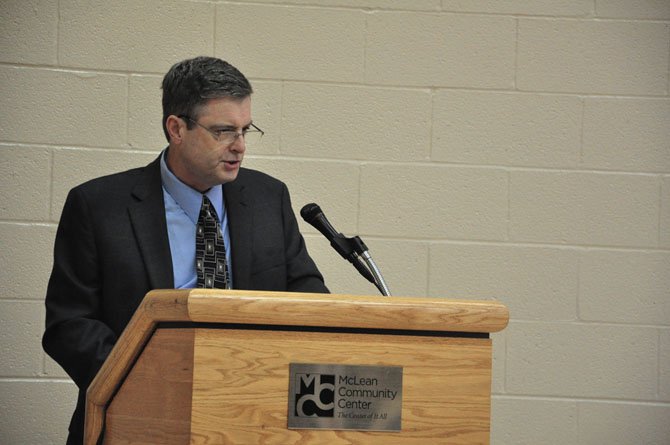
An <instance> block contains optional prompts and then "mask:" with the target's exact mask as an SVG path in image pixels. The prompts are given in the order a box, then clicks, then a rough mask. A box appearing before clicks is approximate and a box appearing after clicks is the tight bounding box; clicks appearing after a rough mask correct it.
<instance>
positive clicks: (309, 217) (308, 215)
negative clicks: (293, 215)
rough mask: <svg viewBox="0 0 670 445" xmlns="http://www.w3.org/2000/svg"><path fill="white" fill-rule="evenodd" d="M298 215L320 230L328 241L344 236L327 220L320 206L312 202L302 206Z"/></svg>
mask: <svg viewBox="0 0 670 445" xmlns="http://www.w3.org/2000/svg"><path fill="white" fill-rule="evenodd" d="M300 216H302V219H304V220H305V222H307V223H308V224H310V225H312V226H313V227H314V228H315V229H316V230H318V231H319V232H321V233H322V234H323V236H325V237H326V239H327V240H328V241H331V242H332V241H333V240H334V239H335V238H344V235H342V234H341V233H338V232H337V231H336V230H335V228H334V227H333V225H332V224H331V223H330V221H328V218H326V215H324V214H323V212H322V211H321V207H319V206H318V205H316V204H314V203H313V202H311V203H309V204H305V205H304V206H303V208H302V209H301V210H300ZM340 255H342V253H340ZM345 259H346V257H345Z"/></svg>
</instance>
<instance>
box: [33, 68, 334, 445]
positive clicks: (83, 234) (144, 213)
mask: <svg viewBox="0 0 670 445" xmlns="http://www.w3.org/2000/svg"><path fill="white" fill-rule="evenodd" d="M162 88H163V130H164V132H165V135H166V137H167V139H168V147H167V148H166V149H165V151H163V152H162V153H161V154H160V156H159V157H158V158H157V159H156V160H155V161H154V162H152V163H151V164H149V165H147V166H146V167H143V168H138V169H134V170H129V171H126V172H122V173H118V174H115V175H111V176H106V177H102V178H98V179H94V180H92V181H89V182H87V183H85V184H83V185H80V186H78V187H75V188H74V189H72V190H71V191H70V193H69V195H68V197H67V200H66V202H65V206H64V208H63V212H62V216H61V220H60V223H59V226H58V232H57V235H56V242H55V247H54V265H53V270H52V273H51V278H50V280H49V286H48V289H47V295H46V330H45V333H44V337H43V340H42V343H43V346H44V349H45V351H46V352H47V353H48V354H49V355H50V356H51V357H53V358H54V359H55V360H56V361H57V362H58V363H59V364H60V365H61V366H62V367H63V368H64V369H65V370H66V371H67V373H68V374H69V375H70V377H71V378H72V379H73V380H74V382H75V383H76V384H77V386H78V387H79V398H78V402H77V408H76V410H75V412H74V414H73V417H72V421H71V423H70V435H69V437H68V444H75V443H77V444H80V443H82V438H83V425H84V402H85V396H86V389H87V387H88V385H89V383H90V382H91V381H92V380H93V378H94V377H95V375H96V373H97V371H98V370H99V368H100V366H101V365H102V364H103V362H104V360H105V358H106V357H107V356H108V354H109V352H110V350H111V349H112V346H113V345H114V343H115V342H116V340H117V339H118V338H119V336H120V334H121V332H122V331H123V329H124V328H125V326H126V324H127V323H128V321H129V320H130V318H131V316H132V315H133V312H134V311H135V309H136V308H137V306H138V305H139V303H140V301H141V300H142V297H143V296H144V295H145V294H146V293H147V292H148V291H150V290H151V289H160V288H193V287H228V288H231V287H234V288H237V289H249V290H253V289H256V290H277V291H300V292H328V289H327V288H326V286H325V285H324V282H323V278H322V276H321V274H320V273H319V271H318V269H317V268H316V266H315V264H314V262H313V261H312V259H311V258H310V257H309V255H308V253H307V250H306V248H305V244H304V240H303V238H302V236H301V235H300V233H299V232H298V226H297V222H296V219H295V215H294V213H293V211H292V209H291V203H290V199H289V195H288V190H287V189H286V186H285V185H284V184H283V183H281V182H279V181H278V180H276V179H274V178H271V177H270V176H268V175H265V174H263V173H260V172H257V171H253V170H249V169H244V168H242V167H241V166H240V164H241V162H242V159H243V157H244V153H245V151H246V148H247V143H249V142H251V139H252V137H253V136H256V137H260V136H262V131H261V130H260V129H259V128H258V127H257V126H256V125H254V123H253V122H252V119H251V93H252V88H251V85H250V84H249V81H248V80H247V79H246V78H245V77H244V75H243V74H242V73H240V72H239V71H238V70H237V69H236V68H235V67H233V66H232V65H230V64H228V63H227V62H224V61H222V60H220V59H216V58H211V57H198V58H195V59H190V60H185V61H183V62H180V63H177V64H176V65H174V66H173V67H172V68H171V69H170V71H169V72H168V73H167V74H166V75H165V78H164V79H163V85H162ZM207 218H209V219H207ZM206 227H207V229H205V228H206ZM207 231H209V232H211V231H214V232H215V235H214V236H215V240H216V242H215V243H214V242H212V243H210V244H208V242H207V241H204V238H203V236H206V235H204V234H203V233H204V232H207ZM214 244H216V247H214ZM205 246H207V247H205ZM201 247H202V249H201ZM214 249H216V252H214ZM210 254H211V255H214V254H216V259H215V260H212V261H214V262H212V263H211V264H210V263H209V262H208V261H209V260H208V259H207V258H210V259H212V258H214V257H213V256H209V255H210ZM224 258H225V259H224Z"/></svg>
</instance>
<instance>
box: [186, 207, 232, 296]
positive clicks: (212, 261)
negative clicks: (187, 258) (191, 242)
mask: <svg viewBox="0 0 670 445" xmlns="http://www.w3.org/2000/svg"><path fill="white" fill-rule="evenodd" d="M195 271H196V274H197V276H198V282H197V286H198V287H206V288H214V287H215V288H218V289H229V288H230V286H229V282H230V280H229V279H228V262H227V261H226V246H225V244H224V242H223V233H222V232H221V224H219V217H218V215H217V214H216V209H214V206H213V205H212V203H211V202H210V200H209V198H207V196H205V195H202V207H200V216H199V217H198V226H197V228H196V232H195Z"/></svg>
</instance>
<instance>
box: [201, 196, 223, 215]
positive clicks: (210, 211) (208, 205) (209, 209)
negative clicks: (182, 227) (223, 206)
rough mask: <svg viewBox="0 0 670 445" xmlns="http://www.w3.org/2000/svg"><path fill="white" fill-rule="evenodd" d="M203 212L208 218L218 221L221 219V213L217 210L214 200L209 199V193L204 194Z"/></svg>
mask: <svg viewBox="0 0 670 445" xmlns="http://www.w3.org/2000/svg"><path fill="white" fill-rule="evenodd" d="M203 212H204V213H205V215H206V216H207V218H214V219H215V220H217V221H218V220H219V215H218V213H217V212H216V209H215V208H214V205H212V201H210V200H209V198H208V197H207V195H202V206H201V207H200V213H203Z"/></svg>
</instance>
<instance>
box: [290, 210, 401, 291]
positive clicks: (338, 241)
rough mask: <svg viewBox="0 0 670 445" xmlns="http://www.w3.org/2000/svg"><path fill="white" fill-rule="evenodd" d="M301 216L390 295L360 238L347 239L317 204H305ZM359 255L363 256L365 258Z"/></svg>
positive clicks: (369, 279) (364, 275)
mask: <svg viewBox="0 0 670 445" xmlns="http://www.w3.org/2000/svg"><path fill="white" fill-rule="evenodd" d="M300 216H302V219H304V220H305V222H307V223H308V224H310V225H311V226H313V227H314V228H315V229H316V230H318V231H319V232H321V234H323V236H325V237H326V239H327V240H328V241H330V245H331V246H333V248H334V249H335V250H336V251H337V253H339V254H340V255H341V256H342V258H344V259H345V260H347V261H349V262H350V263H351V264H353V265H354V267H356V269H357V270H358V272H360V274H361V275H363V277H365V278H366V279H367V280H368V281H369V282H370V283H372V284H374V285H375V286H377V289H379V290H380V292H381V293H382V294H383V295H390V293H389V290H388V287H387V286H386V283H385V282H384V278H382V276H381V273H380V272H379V269H378V268H377V266H376V265H375V264H374V261H372V257H370V254H369V253H368V248H367V246H366V245H365V243H363V241H362V240H361V239H360V238H359V237H357V236H355V237H353V238H347V237H345V236H344V235H342V234H341V233H339V232H338V231H337V230H335V228H334V227H333V225H332V224H331V223H330V221H328V218H326V215H324V214H323V211H322V210H321V207H319V206H318V205H317V204H314V203H309V204H305V205H304V206H303V208H302V209H301V210H300ZM359 255H363V258H361V257H360V256H359ZM364 260H365V261H364ZM366 264H367V265H368V266H369V267H370V269H372V272H371V271H370V269H368V266H366Z"/></svg>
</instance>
